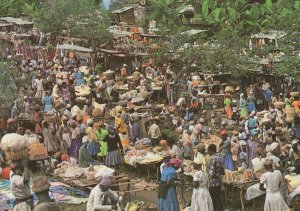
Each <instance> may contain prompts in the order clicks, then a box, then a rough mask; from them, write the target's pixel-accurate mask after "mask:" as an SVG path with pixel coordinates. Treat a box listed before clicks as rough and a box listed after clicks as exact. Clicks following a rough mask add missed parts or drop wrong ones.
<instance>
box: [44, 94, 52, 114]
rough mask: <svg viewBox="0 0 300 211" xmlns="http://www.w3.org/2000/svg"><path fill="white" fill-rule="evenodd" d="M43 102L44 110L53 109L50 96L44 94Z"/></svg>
mask: <svg viewBox="0 0 300 211" xmlns="http://www.w3.org/2000/svg"><path fill="white" fill-rule="evenodd" d="M43 104H44V111H45V112H48V111H51V110H52V109H53V105H52V96H45V97H44V98H43Z"/></svg>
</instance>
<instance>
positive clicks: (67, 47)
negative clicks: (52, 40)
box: [57, 44, 93, 53]
mask: <svg viewBox="0 0 300 211" xmlns="http://www.w3.org/2000/svg"><path fill="white" fill-rule="evenodd" d="M57 48H58V49H63V50H74V51H79V52H86V53H92V52H93V50H92V49H90V48H85V47H82V46H78V45H70V44H62V45H58V46H57Z"/></svg>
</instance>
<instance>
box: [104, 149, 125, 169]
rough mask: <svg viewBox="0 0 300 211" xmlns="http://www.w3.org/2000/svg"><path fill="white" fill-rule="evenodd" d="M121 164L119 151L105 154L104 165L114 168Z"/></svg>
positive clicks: (121, 158) (121, 159)
mask: <svg viewBox="0 0 300 211" xmlns="http://www.w3.org/2000/svg"><path fill="white" fill-rule="evenodd" d="M123 162H124V159H123V157H122V154H121V152H120V150H115V151H111V152H107V155H106V160H105V164H106V165H107V166H116V165H119V164H122V163H123Z"/></svg>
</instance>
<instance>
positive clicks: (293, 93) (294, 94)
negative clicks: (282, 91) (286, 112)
mask: <svg viewBox="0 0 300 211" xmlns="http://www.w3.org/2000/svg"><path fill="white" fill-rule="evenodd" d="M290 95H291V97H299V96H300V92H291V93H290Z"/></svg>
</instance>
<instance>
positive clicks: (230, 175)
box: [223, 169, 253, 183]
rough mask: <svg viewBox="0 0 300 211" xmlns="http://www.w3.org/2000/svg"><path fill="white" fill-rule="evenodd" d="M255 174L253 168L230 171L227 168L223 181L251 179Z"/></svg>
mask: <svg viewBox="0 0 300 211" xmlns="http://www.w3.org/2000/svg"><path fill="white" fill-rule="evenodd" d="M252 178H253V174H252V171H251V169H246V170H245V171H241V169H239V171H230V170H227V169H225V174H224V176H223V182H225V183H232V182H245V181H251V180H252Z"/></svg>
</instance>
